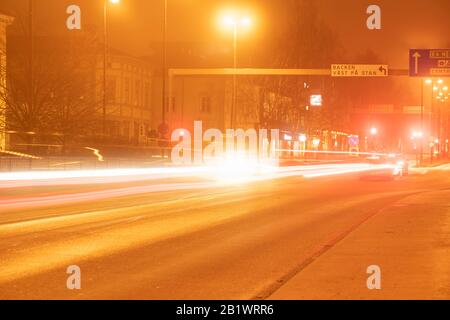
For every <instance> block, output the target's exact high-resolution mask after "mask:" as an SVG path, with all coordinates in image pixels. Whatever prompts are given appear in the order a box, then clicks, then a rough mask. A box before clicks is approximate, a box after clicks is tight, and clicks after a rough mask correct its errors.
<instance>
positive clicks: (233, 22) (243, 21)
mask: <svg viewBox="0 0 450 320" xmlns="http://www.w3.org/2000/svg"><path fill="white" fill-rule="evenodd" d="M224 21H225V24H226V25H228V26H231V27H233V69H234V71H235V72H236V70H237V45H238V43H237V42H238V26H239V25H241V26H248V25H250V24H251V20H250V18H248V17H243V18H235V17H230V16H227V17H225V19H224ZM232 90H233V91H232V99H231V112H230V126H231V127H230V128H231V129H233V128H234V118H235V113H236V104H237V103H236V102H237V77H236V73H233V89H232Z"/></svg>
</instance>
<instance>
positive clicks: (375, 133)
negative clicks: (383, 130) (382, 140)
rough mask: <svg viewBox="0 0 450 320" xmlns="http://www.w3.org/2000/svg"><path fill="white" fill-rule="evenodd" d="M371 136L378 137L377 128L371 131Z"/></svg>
mask: <svg viewBox="0 0 450 320" xmlns="http://www.w3.org/2000/svg"><path fill="white" fill-rule="evenodd" d="M370 134H371V135H373V136H376V135H377V134H378V129H377V128H375V127H374V128H371V129H370Z"/></svg>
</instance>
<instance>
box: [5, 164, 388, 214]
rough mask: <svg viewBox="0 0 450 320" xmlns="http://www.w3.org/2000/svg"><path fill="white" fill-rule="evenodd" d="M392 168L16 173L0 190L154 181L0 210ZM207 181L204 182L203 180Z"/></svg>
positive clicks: (13, 201)
mask: <svg viewBox="0 0 450 320" xmlns="http://www.w3.org/2000/svg"><path fill="white" fill-rule="evenodd" d="M394 168H395V165H376V164H364V163H360V164H353V163H352V164H328V165H325V164H323V165H310V166H305V165H302V166H292V167H264V166H263V167H261V168H260V169H261V170H258V171H252V172H250V174H249V175H245V174H244V173H243V172H242V171H238V172H239V175H240V177H239V178H237V179H236V178H235V177H233V178H232V179H224V178H223V174H224V172H220V171H219V172H218V171H217V170H220V169H218V168H217V167H207V166H204V167H169V168H152V169H116V170H97V171H95V170H86V171H68V172H22V173H19V174H11V173H7V174H0V188H14V187H16V188H17V187H28V186H43V185H72V184H84V185H90V184H92V183H105V184H106V183H112V182H132V181H139V180H157V179H160V180H161V181H165V182H164V183H162V182H155V183H152V184H148V185H144V186H129V187H120V188H119V187H116V188H111V189H106V190H100V191H89V192H76V193H69V194H56V195H45V196H29V197H22V196H19V197H9V198H6V197H3V198H0V211H5V210H6V211H7V210H13V209H14V210H17V209H24V208H31V207H47V206H55V205H63V204H67V203H78V202H89V201H99V200H104V199H109V198H118V197H125V196H132V195H140V194H146V193H155V192H169V191H172V192H173V191H189V190H199V189H202V190H209V189H217V188H221V187H230V186H233V185H236V186H237V185H240V184H243V183H245V184H251V183H258V182H263V181H270V180H276V179H282V178H287V177H303V178H317V177H326V176H334V175H344V174H355V173H360V172H364V171H371V170H381V169H383V170H384V169H394ZM187 176H189V177H192V178H200V179H202V181H200V182H198V181H194V182H172V183H168V182H167V178H181V177H187ZM205 179H207V180H205Z"/></svg>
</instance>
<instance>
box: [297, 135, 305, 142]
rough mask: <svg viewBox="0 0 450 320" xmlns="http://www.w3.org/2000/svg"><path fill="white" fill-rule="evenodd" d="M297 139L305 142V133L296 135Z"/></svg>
mask: <svg viewBox="0 0 450 320" xmlns="http://www.w3.org/2000/svg"><path fill="white" fill-rule="evenodd" d="M298 140H299V141H300V142H306V140H307V138H306V135H304V134H301V135H300V136H299V137H298Z"/></svg>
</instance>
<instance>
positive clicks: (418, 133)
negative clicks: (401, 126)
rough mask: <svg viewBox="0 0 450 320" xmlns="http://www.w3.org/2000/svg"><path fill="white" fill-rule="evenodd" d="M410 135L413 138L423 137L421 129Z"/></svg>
mask: <svg viewBox="0 0 450 320" xmlns="http://www.w3.org/2000/svg"><path fill="white" fill-rule="evenodd" d="M412 136H413V139H415V138H422V137H423V132H422V131H414V132H413V134H412Z"/></svg>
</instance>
